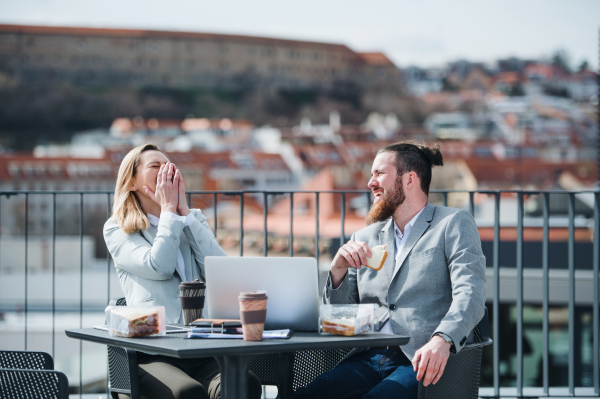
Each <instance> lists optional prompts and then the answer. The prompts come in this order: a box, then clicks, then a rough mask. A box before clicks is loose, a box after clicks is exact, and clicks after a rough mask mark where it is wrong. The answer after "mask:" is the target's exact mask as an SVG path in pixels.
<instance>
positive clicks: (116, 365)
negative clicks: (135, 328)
mask: <svg viewBox="0 0 600 399" xmlns="http://www.w3.org/2000/svg"><path fill="white" fill-rule="evenodd" d="M108 306H127V301H126V300H125V298H119V299H113V300H111V301H110V303H109V304H108ZM106 349H107V351H108V385H109V389H110V395H111V396H112V397H113V398H114V399H117V398H118V397H119V393H124V394H128V395H129V396H130V397H131V399H140V387H139V384H138V364H137V356H136V353H135V351H134V350H132V349H124V348H119V347H118V346H111V345H107V346H106Z"/></svg>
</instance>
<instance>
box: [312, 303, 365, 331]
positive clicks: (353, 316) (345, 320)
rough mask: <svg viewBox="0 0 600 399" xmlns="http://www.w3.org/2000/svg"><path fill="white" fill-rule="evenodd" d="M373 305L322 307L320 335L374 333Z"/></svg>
mask: <svg viewBox="0 0 600 399" xmlns="http://www.w3.org/2000/svg"><path fill="white" fill-rule="evenodd" d="M375 308H376V305H375V304H373V303H365V304H360V305H358V304H357V305H321V309H320V312H319V334H335V335H348V336H351V335H358V334H362V333H365V332H370V331H374V321H375Z"/></svg>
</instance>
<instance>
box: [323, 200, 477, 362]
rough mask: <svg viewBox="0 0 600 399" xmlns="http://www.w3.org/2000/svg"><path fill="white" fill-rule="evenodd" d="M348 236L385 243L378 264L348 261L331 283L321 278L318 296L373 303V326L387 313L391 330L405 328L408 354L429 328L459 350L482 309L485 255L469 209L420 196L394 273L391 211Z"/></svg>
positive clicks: (326, 299)
mask: <svg viewBox="0 0 600 399" xmlns="http://www.w3.org/2000/svg"><path fill="white" fill-rule="evenodd" d="M351 239H352V240H354V241H364V242H366V243H367V244H368V245H369V247H370V248H373V247H374V246H377V245H381V244H387V250H388V257H387V259H386V261H385V263H384V265H383V268H382V269H381V270H380V271H378V272H377V271H375V270H373V269H370V268H368V267H361V268H360V270H357V269H354V268H350V269H348V273H346V276H345V277H344V280H343V282H342V283H341V285H340V286H339V287H338V288H337V289H335V290H334V289H332V288H331V280H330V279H329V280H328V281H327V284H326V286H325V289H324V291H323V302H324V303H326V304H328V303H375V304H377V305H378V306H379V308H378V311H377V320H376V323H375V327H376V329H377V330H379V329H380V328H381V327H382V326H383V322H384V321H385V320H386V319H387V318H388V315H389V318H390V320H389V323H391V327H392V331H393V332H394V334H400V335H408V336H410V342H409V343H408V344H407V345H405V346H403V347H402V350H403V351H404V353H405V354H406V356H407V357H408V358H409V359H412V357H413V356H414V354H415V352H416V351H417V350H418V349H419V348H421V347H422V346H423V345H425V344H426V343H427V341H429V339H430V338H431V335H432V334H433V333H434V332H443V333H445V334H448V335H449V336H450V337H451V338H452V340H453V341H454V345H455V347H456V351H457V352H458V351H460V349H462V347H463V346H464V345H465V343H467V342H468V338H469V334H470V333H471V331H472V330H473V328H474V327H475V325H476V324H477V323H478V322H479V321H480V320H481V318H482V317H483V313H484V310H483V309H484V306H485V295H486V280H485V257H484V256H483V252H482V250H481V241H480V239H479V234H478V231H477V227H476V225H475V220H474V219H473V217H472V216H471V214H470V213H468V212H466V211H463V210H459V209H453V208H446V207H441V206H433V205H431V204H429V203H427V205H426V206H425V209H424V210H423V212H422V213H421V215H420V216H419V217H418V219H417V221H416V222H415V225H414V226H413V228H412V230H411V232H410V234H409V236H408V239H407V242H406V244H405V245H404V248H403V249H402V252H401V254H400V258H399V262H400V264H401V266H400V269H399V270H398V271H397V272H396V274H394V248H395V245H396V243H395V239H394V220H393V219H392V218H390V219H389V220H387V221H385V222H380V223H374V224H372V225H370V226H368V227H366V228H364V229H362V230H360V231H358V232H356V233H355V234H353V235H352V238H351ZM392 305H393V306H392Z"/></svg>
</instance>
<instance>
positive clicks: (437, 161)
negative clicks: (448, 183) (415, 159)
mask: <svg viewBox="0 0 600 399" xmlns="http://www.w3.org/2000/svg"><path fill="white" fill-rule="evenodd" d="M419 149H420V150H421V152H422V153H423V155H425V157H426V158H427V159H428V160H429V162H431V166H443V165H444V158H443V157H442V152H441V151H440V145H439V144H435V145H433V146H426V145H420V146H419Z"/></svg>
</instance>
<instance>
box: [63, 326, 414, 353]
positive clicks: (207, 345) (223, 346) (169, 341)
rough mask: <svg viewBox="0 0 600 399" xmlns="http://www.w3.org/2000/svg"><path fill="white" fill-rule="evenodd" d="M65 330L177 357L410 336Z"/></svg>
mask: <svg viewBox="0 0 600 399" xmlns="http://www.w3.org/2000/svg"><path fill="white" fill-rule="evenodd" d="M65 333H66V334H67V336H68V337H70V338H76V339H81V340H84V341H90V342H96V343H99V344H105V345H113V346H119V347H123V348H127V349H134V350H137V351H141V352H146V353H154V354H159V355H165V356H171V357H178V358H195V357H209V356H227V355H258V354H262V353H283V352H294V351H300V350H309V349H343V348H365V347H375V346H388V345H389V346H397V345H406V344H407V343H408V341H409V340H410V338H409V337H405V336H401V335H389V334H382V333H365V334H360V335H356V336H352V337H344V336H338V335H320V334H318V333H316V332H296V333H294V335H293V336H292V337H291V338H289V339H266V340H264V341H259V342H252V341H244V340H242V339H202V338H193V339H188V338H187V333H182V334H167V336H164V337H144V338H121V337H111V336H110V335H109V334H108V331H102V330H96V329H94V328H82V329H77V330H65Z"/></svg>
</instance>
